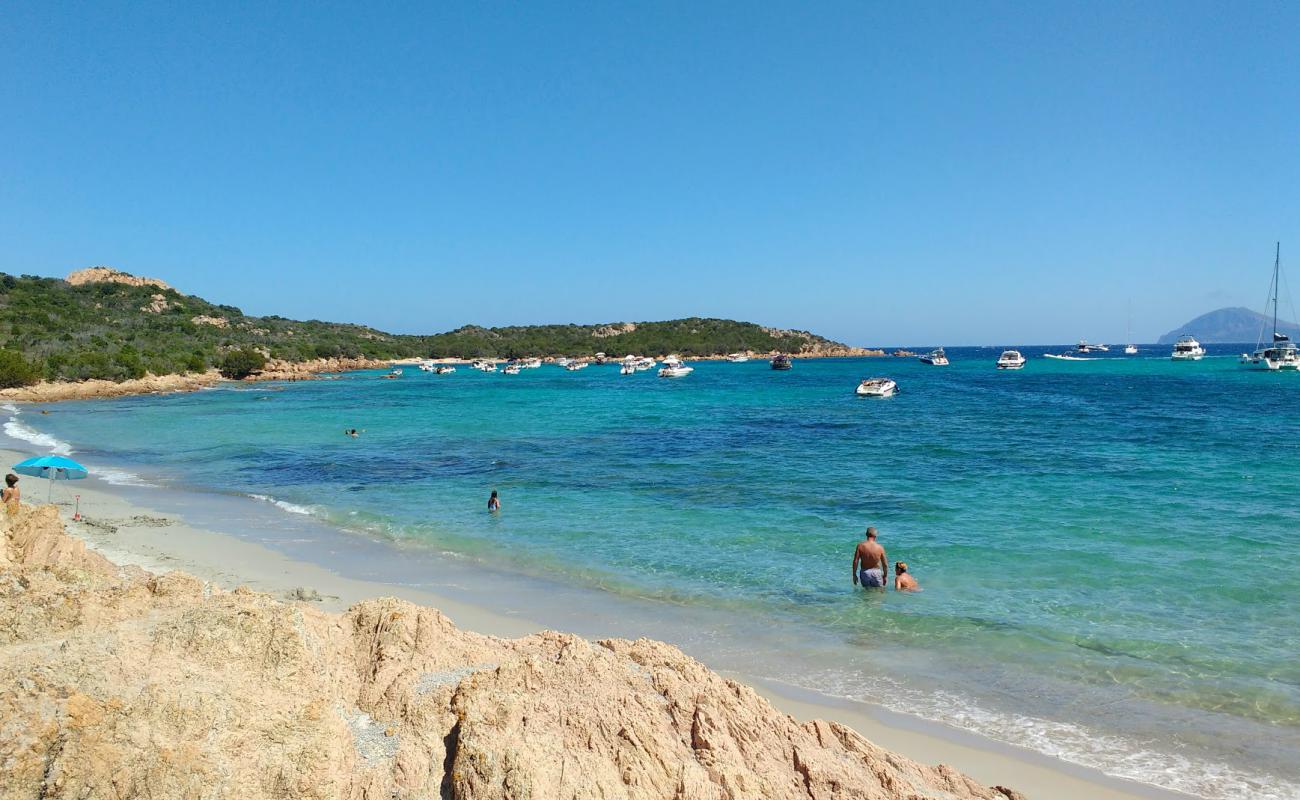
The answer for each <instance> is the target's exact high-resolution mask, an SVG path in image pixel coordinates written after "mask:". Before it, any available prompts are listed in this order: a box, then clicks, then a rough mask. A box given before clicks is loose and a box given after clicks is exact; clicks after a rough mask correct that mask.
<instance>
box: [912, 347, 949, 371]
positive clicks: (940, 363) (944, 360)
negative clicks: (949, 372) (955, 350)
mask: <svg viewBox="0 0 1300 800" xmlns="http://www.w3.org/2000/svg"><path fill="white" fill-rule="evenodd" d="M917 358H919V359H921V363H922V364H929V365H930V366H932V367H946V366H948V354H947V353H945V352H943V348H942V347H936V348H935V349H933V350H931V351H930V352H928V353H926V354H925V355H923V356H917Z"/></svg>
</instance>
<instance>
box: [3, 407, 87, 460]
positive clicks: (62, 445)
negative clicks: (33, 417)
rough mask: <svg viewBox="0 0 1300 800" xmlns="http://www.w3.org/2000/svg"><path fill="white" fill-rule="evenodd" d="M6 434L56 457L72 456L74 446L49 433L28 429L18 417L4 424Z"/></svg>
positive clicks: (11, 418)
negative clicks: (47, 451)
mask: <svg viewBox="0 0 1300 800" xmlns="http://www.w3.org/2000/svg"><path fill="white" fill-rule="evenodd" d="M4 432H5V433H6V434H7V435H8V436H9V437H10V438H12V439H18V440H20V441H24V442H27V443H28V444H34V445H36V446H37V447H39V448H42V449H44V450H49V451H50V452H51V453H54V454H55V455H59V456H70V455H72V445H70V444H68V443H67V442H65V441H63V440H62V439H56V438H54V437H53V436H51V435H49V434H48V433H41V432H40V431H38V430H34V429H32V428H29V427H27V426H26V425H24V424H23V423H21V422H19V421H18V417H17V416H13V417H10V418H9V421H8V422H6V423H5V424H4Z"/></svg>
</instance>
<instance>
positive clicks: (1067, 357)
mask: <svg viewBox="0 0 1300 800" xmlns="http://www.w3.org/2000/svg"><path fill="white" fill-rule="evenodd" d="M1043 358H1054V359H1056V360H1057V361H1096V360H1097V359H1095V358H1083V357H1082V356H1076V355H1074V354H1073V353H1043Z"/></svg>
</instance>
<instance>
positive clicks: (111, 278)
mask: <svg viewBox="0 0 1300 800" xmlns="http://www.w3.org/2000/svg"><path fill="white" fill-rule="evenodd" d="M67 280H68V283H70V284H72V285H73V286H81V285H83V284H87V283H121V284H125V285H127V286H157V287H158V288H159V289H170V288H172V287H171V286H168V285H167V284H166V283H164V282H163V281H161V280H159V279H157V278H142V277H137V276H135V275H132V274H130V273H129V272H123V271H121V270H119V269H113V268H112V267H88V268H86V269H79V270H77V271H76V272H72V273H69V274H68V278H67Z"/></svg>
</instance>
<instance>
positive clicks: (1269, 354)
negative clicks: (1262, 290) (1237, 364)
mask: <svg viewBox="0 0 1300 800" xmlns="http://www.w3.org/2000/svg"><path fill="white" fill-rule="evenodd" d="M1281 267H1282V244H1281V243H1280V242H1279V243H1278V245H1277V251H1276V252H1275V254H1274V256H1273V281H1272V283H1270V284H1269V287H1268V293H1269V299H1268V303H1266V304H1265V306H1264V308H1265V310H1266V311H1267V309H1268V306H1269V305H1272V306H1273V335H1272V337H1271V339H1270V342H1269V344H1268V345H1265V344H1264V330H1263V329H1261V330H1260V332H1259V339H1258V340H1256V342H1255V352H1253V353H1251V354H1249V355H1247V354H1246V353H1242V354H1241V364H1242V366H1244V367H1246V368H1247V369H1256V370H1268V371H1274V372H1275V371H1277V370H1300V351H1298V350H1297V349H1296V345H1295V342H1293V341H1291V337H1290V336H1288V335H1286V334H1285V333H1279V332H1278V329H1277V290H1278V286H1279V280H1278V279H1279V276H1280V275H1281V272H1280V270H1281Z"/></svg>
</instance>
